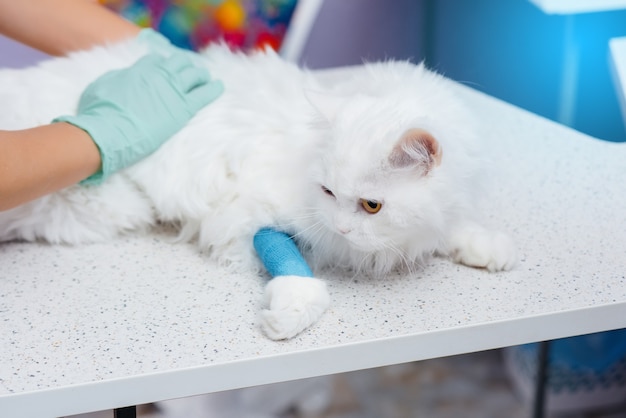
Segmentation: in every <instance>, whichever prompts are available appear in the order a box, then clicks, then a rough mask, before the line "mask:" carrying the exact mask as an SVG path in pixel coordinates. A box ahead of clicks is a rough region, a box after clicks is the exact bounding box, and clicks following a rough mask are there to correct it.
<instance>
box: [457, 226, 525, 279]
mask: <svg viewBox="0 0 626 418" xmlns="http://www.w3.org/2000/svg"><path fill="white" fill-rule="evenodd" d="M448 254H449V256H450V257H451V258H452V259H453V260H454V261H455V262H457V263H460V264H464V265H466V266H470V267H480V268H485V269H487V270H489V271H492V272H493V271H501V270H511V269H512V268H513V267H514V266H515V264H516V263H517V250H516V248H515V244H514V243H513V240H511V238H510V237H509V236H508V235H507V234H505V233H503V232H501V231H494V230H490V229H487V228H485V227H483V226H481V225H478V224H477V223H474V222H470V221H467V222H463V223H459V224H457V225H456V226H455V227H454V228H453V229H452V231H451V234H450V237H449V240H448Z"/></svg>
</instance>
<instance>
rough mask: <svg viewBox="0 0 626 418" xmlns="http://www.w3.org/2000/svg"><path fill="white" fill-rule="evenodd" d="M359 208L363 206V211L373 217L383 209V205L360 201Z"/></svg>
mask: <svg viewBox="0 0 626 418" xmlns="http://www.w3.org/2000/svg"><path fill="white" fill-rule="evenodd" d="M361 206H363V209H365V211H366V212H367V213H371V214H372V215H373V214H375V213H378V212H380V210H381V209H382V207H383V204H382V203H380V202H377V201H375V200H365V199H361Z"/></svg>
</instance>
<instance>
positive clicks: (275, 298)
mask: <svg viewBox="0 0 626 418" xmlns="http://www.w3.org/2000/svg"><path fill="white" fill-rule="evenodd" d="M329 303H330V297H329V295H328V290H327V289H326V283H324V282H323V281H322V280H320V279H316V278H313V277H302V276H278V277H275V278H273V279H272V280H270V282H269V283H268V284H267V285H266V286H265V295H264V298H263V307H264V309H263V310H262V311H261V328H262V329H263V331H264V332H265V334H266V335H267V336H268V337H270V338H271V339H273V340H283V339H287V338H292V337H294V336H296V335H297V334H299V333H300V332H302V331H304V330H305V329H306V328H308V327H309V326H311V325H312V324H314V323H315V322H316V321H317V320H318V319H319V318H320V317H321V316H322V314H323V313H324V311H325V310H326V308H328V305H329Z"/></svg>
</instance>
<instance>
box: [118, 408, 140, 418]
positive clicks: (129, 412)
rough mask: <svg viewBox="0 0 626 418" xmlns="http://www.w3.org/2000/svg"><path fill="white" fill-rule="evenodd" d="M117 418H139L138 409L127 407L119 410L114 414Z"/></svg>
mask: <svg viewBox="0 0 626 418" xmlns="http://www.w3.org/2000/svg"><path fill="white" fill-rule="evenodd" d="M113 416H114V417H115V418H137V407H136V406H127V407H125V408H117V409H116V410H115V411H114V412H113Z"/></svg>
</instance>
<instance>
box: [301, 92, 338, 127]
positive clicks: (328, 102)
mask: <svg viewBox="0 0 626 418" xmlns="http://www.w3.org/2000/svg"><path fill="white" fill-rule="evenodd" d="M304 97H306V98H307V100H308V101H309V103H311V105H313V107H314V108H315V109H317V110H318V112H320V113H321V114H322V115H323V116H324V118H326V120H327V121H329V122H332V121H334V120H335V116H336V115H337V112H338V111H339V109H340V108H341V106H342V103H343V100H342V99H341V98H339V97H335V96H331V95H328V94H325V93H320V92H318V91H313V90H305V91H304Z"/></svg>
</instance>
